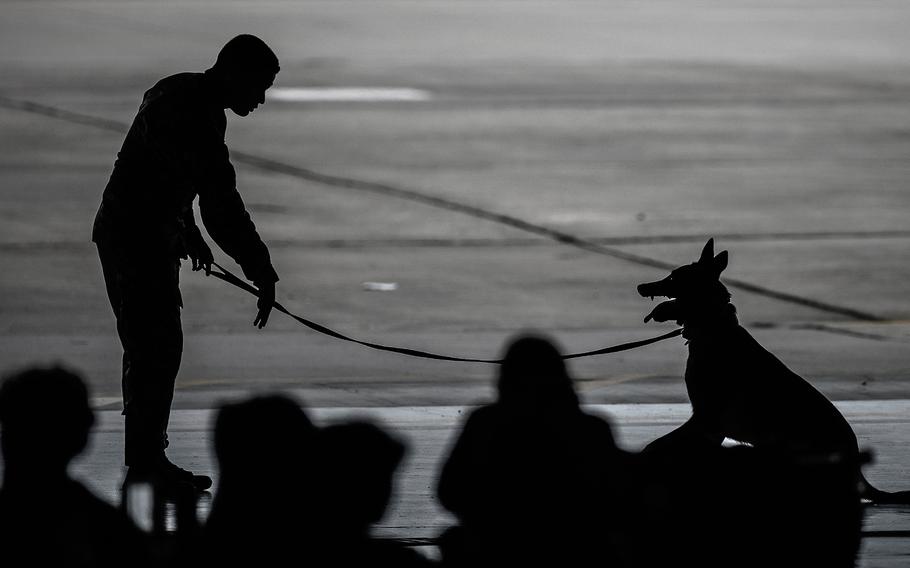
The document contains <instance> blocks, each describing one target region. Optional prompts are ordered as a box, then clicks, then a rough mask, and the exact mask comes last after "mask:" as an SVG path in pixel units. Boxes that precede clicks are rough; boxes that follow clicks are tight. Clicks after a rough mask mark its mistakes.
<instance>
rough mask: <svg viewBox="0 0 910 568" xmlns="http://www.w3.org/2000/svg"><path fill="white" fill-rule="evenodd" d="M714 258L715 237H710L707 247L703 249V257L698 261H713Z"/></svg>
mask: <svg viewBox="0 0 910 568" xmlns="http://www.w3.org/2000/svg"><path fill="white" fill-rule="evenodd" d="M713 259H714V239H713V238H710V239H708V242H707V243H705V248H703V249H701V257H700V258H699V259H698V262H703V263H705V264H707V263H709V262H711V261H712V260H713Z"/></svg>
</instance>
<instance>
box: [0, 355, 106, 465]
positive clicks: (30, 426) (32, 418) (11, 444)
mask: <svg viewBox="0 0 910 568" xmlns="http://www.w3.org/2000/svg"><path fill="white" fill-rule="evenodd" d="M94 422H95V417H94V415H93V413H92V409H91V408H90V407H89V402H88V391H87V389H86V387H85V383H84V382H83V381H82V379H81V378H80V377H79V376H78V375H76V374H74V373H72V372H70V371H67V370H66V369H63V368H60V367H51V368H39V369H29V370H26V371H22V372H20V373H17V374H15V375H11V376H9V377H7V378H6V379H5V380H4V381H3V385H2V386H0V426H2V429H3V431H2V449H3V460H4V463H5V467H6V474H5V476H6V479H7V481H8V480H9V479H10V478H13V477H17V476H18V475H20V474H22V475H23V476H24V477H28V478H31V479H34V478H36V477H41V478H45V477H50V476H65V475H66V467H67V465H68V464H69V462H70V461H71V460H72V459H73V458H74V457H76V456H77V455H78V454H79V453H81V452H82V450H83V449H85V446H86V444H87V443H88V435H89V431H90V430H91V427H92V425H93V424H94Z"/></svg>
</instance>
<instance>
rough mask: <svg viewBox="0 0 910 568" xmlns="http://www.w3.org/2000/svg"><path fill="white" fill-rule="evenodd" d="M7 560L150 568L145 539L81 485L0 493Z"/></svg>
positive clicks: (1, 544)
mask: <svg viewBox="0 0 910 568" xmlns="http://www.w3.org/2000/svg"><path fill="white" fill-rule="evenodd" d="M0 549H2V550H3V553H2V554H3V557H4V559H5V560H7V561H11V562H10V565H16V562H15V561H13V559H15V560H16V561H22V562H25V563H27V564H29V565H44V564H50V565H60V566H122V565H123V564H124V563H128V564H130V565H134V566H145V565H147V559H148V552H149V549H148V542H147V539H146V537H145V535H144V534H143V533H142V532H141V531H140V530H139V529H138V528H137V527H136V526H135V525H134V524H133V523H132V521H130V520H129V518H127V517H126V515H125V514H124V513H123V512H122V511H120V510H118V509H116V508H115V507H114V506H112V505H111V504H109V503H107V502H105V501H103V500H102V499H100V498H98V497H97V496H95V495H94V494H93V493H92V492H91V491H89V490H88V489H86V488H85V486H83V485H82V484H81V483H79V482H77V481H74V480H72V479H67V480H65V481H64V482H62V483H59V484H57V485H54V486H51V487H47V488H44V489H43V490H40V489H35V490H32V491H25V490H24V488H16V489H11V488H9V487H6V486H4V487H3V489H0Z"/></svg>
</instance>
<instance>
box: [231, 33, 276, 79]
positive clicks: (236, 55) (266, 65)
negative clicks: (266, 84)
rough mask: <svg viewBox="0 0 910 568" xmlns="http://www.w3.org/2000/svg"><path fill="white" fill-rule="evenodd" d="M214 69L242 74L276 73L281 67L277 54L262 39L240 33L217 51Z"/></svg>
mask: <svg viewBox="0 0 910 568" xmlns="http://www.w3.org/2000/svg"><path fill="white" fill-rule="evenodd" d="M215 69H218V70H221V71H232V72H240V73H244V74H260V73H265V74H272V75H274V74H276V73H278V71H279V70H280V69H281V67H280V66H279V65H278V56H277V55H275V52H274V51H272V48H270V47H269V46H268V45H266V43H265V42H264V41H262V40H261V39H259V38H258V37H256V36H254V35H249V34H241V35H239V36H237V37H235V38H233V39H232V40H230V41H229V42H227V43H226V44H224V47H222V48H221V51H220V52H218V58H217V59H216V60H215Z"/></svg>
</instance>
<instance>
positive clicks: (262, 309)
mask: <svg viewBox="0 0 910 568" xmlns="http://www.w3.org/2000/svg"><path fill="white" fill-rule="evenodd" d="M256 287H257V288H259V302H258V303H257V304H256V307H258V308H259V313H257V314H256V319H255V320H253V325H255V326H256V327H258V328H259V329H262V328H263V327H265V324H267V323H268V322H269V314H271V313H272V305H273V304H274V303H275V283H274V282H263V283H256Z"/></svg>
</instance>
